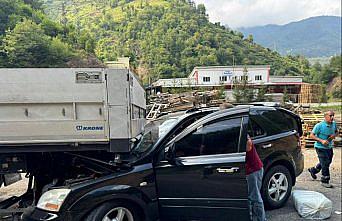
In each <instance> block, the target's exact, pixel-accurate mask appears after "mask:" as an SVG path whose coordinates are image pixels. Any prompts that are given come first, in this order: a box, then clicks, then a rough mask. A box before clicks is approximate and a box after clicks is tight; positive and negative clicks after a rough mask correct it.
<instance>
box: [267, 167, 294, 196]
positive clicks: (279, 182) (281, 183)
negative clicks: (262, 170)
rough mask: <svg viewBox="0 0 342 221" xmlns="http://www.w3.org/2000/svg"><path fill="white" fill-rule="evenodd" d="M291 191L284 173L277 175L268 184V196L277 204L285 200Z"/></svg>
mask: <svg viewBox="0 0 342 221" xmlns="http://www.w3.org/2000/svg"><path fill="white" fill-rule="evenodd" d="M288 189H289V182H288V180H287V178H286V176H285V174H283V173H275V174H274V175H273V176H272V177H271V179H270V181H269V183H268V195H269V197H270V198H271V199H272V200H273V201H276V202H279V201H281V200H283V199H284V197H285V196H286V194H287V191H288Z"/></svg>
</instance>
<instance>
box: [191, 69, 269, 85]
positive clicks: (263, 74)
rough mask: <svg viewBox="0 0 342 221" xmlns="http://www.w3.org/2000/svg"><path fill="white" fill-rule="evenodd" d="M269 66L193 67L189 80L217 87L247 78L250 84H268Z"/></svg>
mask: <svg viewBox="0 0 342 221" xmlns="http://www.w3.org/2000/svg"><path fill="white" fill-rule="evenodd" d="M269 77H270V66H269V65H262V66H214V67H210V66H209V67H195V68H194V70H193V71H192V72H191V74H190V75H189V78H193V79H195V82H196V84H197V85H207V86H209V85H210V86H217V85H222V84H232V83H233V82H234V81H236V80H238V81H241V80H243V78H247V79H245V80H247V81H248V82H249V83H250V84H265V83H268V82H269Z"/></svg>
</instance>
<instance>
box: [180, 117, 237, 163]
mask: <svg viewBox="0 0 342 221" xmlns="http://www.w3.org/2000/svg"><path fill="white" fill-rule="evenodd" d="M240 127H241V118H233V119H225V120H220V121H216V122H211V123H209V124H205V125H203V127H200V128H198V129H197V130H196V131H194V132H192V133H190V134H189V135H187V136H186V137H184V138H182V139H181V140H179V141H177V142H176V143H175V151H176V157H189V156H200V155H213V154H226V153H235V152H237V151H238V145H239V137H240Z"/></svg>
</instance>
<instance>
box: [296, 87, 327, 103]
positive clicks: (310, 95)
mask: <svg viewBox="0 0 342 221" xmlns="http://www.w3.org/2000/svg"><path fill="white" fill-rule="evenodd" d="M322 93H323V90H322V86H321V85H319V84H303V85H301V88H300V94H299V103H301V104H307V103H319V102H320V98H321V95H322Z"/></svg>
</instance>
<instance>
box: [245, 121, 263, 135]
mask: <svg viewBox="0 0 342 221" xmlns="http://www.w3.org/2000/svg"><path fill="white" fill-rule="evenodd" d="M247 133H248V134H249V136H250V137H251V138H256V137H262V136H264V135H266V132H265V131H264V129H262V128H261V127H260V126H259V125H258V124H257V123H256V122H255V121H254V120H252V119H249V122H248V130H247Z"/></svg>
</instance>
